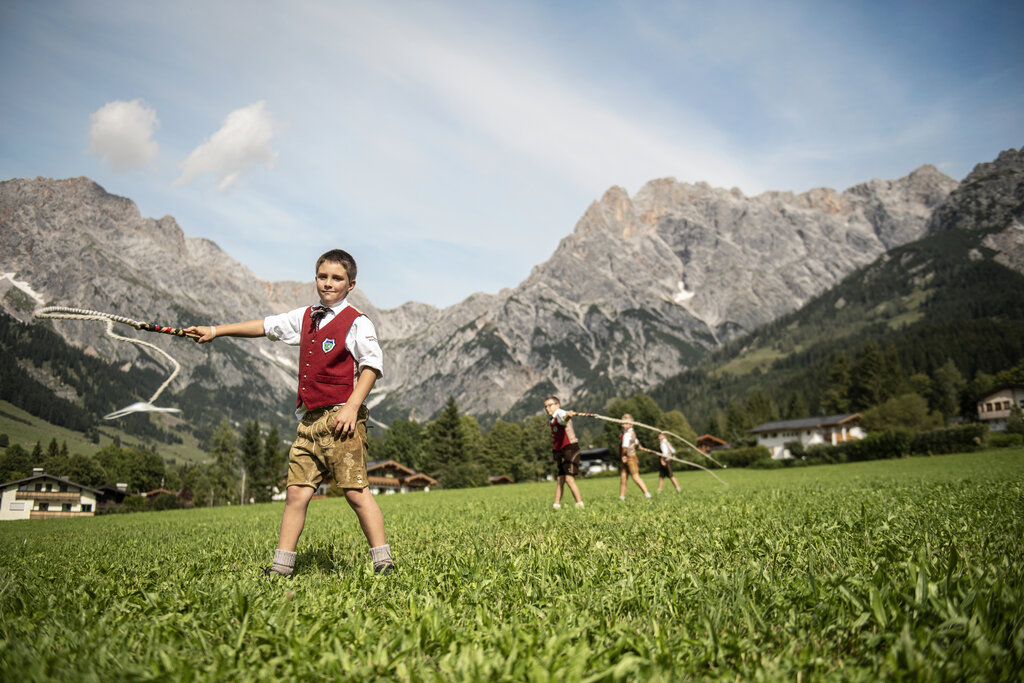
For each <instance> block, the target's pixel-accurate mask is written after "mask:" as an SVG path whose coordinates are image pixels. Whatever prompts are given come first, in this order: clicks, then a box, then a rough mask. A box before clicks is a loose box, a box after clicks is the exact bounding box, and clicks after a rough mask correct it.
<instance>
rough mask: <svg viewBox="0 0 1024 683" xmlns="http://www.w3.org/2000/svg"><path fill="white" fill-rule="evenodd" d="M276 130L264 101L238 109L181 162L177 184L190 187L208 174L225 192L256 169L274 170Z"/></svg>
mask: <svg viewBox="0 0 1024 683" xmlns="http://www.w3.org/2000/svg"><path fill="white" fill-rule="evenodd" d="M274 127H275V124H274V121H273V119H272V118H271V116H270V114H269V113H268V112H267V109H266V103H265V102H257V103H255V104H250V105H249V106H248V107H243V108H241V109H236V110H235V111H233V112H231V113H230V114H228V116H227V118H225V119H224V123H223V125H221V127H220V129H219V130H218V131H217V132H216V133H214V134H213V135H211V136H210V138H209V139H208V140H207V141H206V142H204V143H203V144H201V145H199V146H198V147H196V148H195V149H194V150H192V153H191V154H189V155H188V158H187V159H185V161H184V162H182V164H181V166H182V172H181V175H180V176H179V177H178V179H177V180H175V181H174V184H175V185H181V184H188V183H191V182H192V181H194V180H195V179H196V178H198V177H199V176H202V175H204V174H207V173H209V174H211V175H213V177H214V180H215V182H216V183H217V189H218V190H220V191H221V192H225V191H227V190H228V189H229V188H230V187H231V186H232V185H234V184H235V183H236V182H238V180H239V179H240V178H241V177H242V176H243V175H244V174H245V173H248V172H249V171H250V170H252V169H253V168H254V167H255V166H257V165H260V164H262V165H263V166H264V167H265V168H267V169H271V168H273V167H274V163H275V161H276V160H277V152H275V151H274V150H272V149H271V148H270V140H271V138H273V137H274Z"/></svg>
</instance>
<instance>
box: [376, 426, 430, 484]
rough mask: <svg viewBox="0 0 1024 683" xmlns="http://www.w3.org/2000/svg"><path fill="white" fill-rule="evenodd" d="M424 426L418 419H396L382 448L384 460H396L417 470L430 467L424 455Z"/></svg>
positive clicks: (420, 470) (381, 453)
mask: <svg viewBox="0 0 1024 683" xmlns="http://www.w3.org/2000/svg"><path fill="white" fill-rule="evenodd" d="M423 439H424V434H423V427H422V426H420V423H419V422H417V421H416V420H400V419H397V418H396V419H395V420H394V421H393V422H392V423H391V426H390V427H389V428H388V431H387V438H386V439H385V440H384V444H383V446H382V447H381V450H380V458H381V459H382V460H394V461H395V462H399V463H401V464H403V465H405V466H406V467H411V468H412V469H414V470H416V471H417V472H422V471H424V470H426V469H428V468H429V466H430V463H429V462H427V461H426V460H427V459H426V458H425V457H424V450H423Z"/></svg>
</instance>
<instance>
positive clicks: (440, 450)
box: [427, 396, 463, 478]
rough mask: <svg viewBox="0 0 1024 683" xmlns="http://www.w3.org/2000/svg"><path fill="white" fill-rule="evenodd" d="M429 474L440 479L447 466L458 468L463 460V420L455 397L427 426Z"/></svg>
mask: <svg viewBox="0 0 1024 683" xmlns="http://www.w3.org/2000/svg"><path fill="white" fill-rule="evenodd" d="M427 442H428V444H429V445H428V449H429V454H430V456H429V469H430V472H429V474H430V475H431V476H432V477H435V478H437V477H440V476H441V473H442V470H443V469H445V468H446V467H447V466H449V465H452V466H458V464H459V463H460V462H461V460H462V453H463V442H462V420H461V418H460V417H459V407H458V405H457V404H456V403H455V397H454V396H449V397H448V402H447V403H446V404H445V406H444V410H442V411H441V414H440V415H439V416H438V417H437V419H436V420H434V421H433V422H431V423H430V424H429V425H428V426H427Z"/></svg>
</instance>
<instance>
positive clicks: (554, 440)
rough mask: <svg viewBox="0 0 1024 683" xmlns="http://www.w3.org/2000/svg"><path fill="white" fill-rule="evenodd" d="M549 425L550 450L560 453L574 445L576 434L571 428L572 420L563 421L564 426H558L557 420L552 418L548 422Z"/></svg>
mask: <svg viewBox="0 0 1024 683" xmlns="http://www.w3.org/2000/svg"><path fill="white" fill-rule="evenodd" d="M548 424H549V425H551V449H552V450H555V451H560V450H562V449H563V448H565V447H566V446H568V445H569V444H571V443H576V433H575V432H574V431H573V428H572V418H570V419H568V420H566V421H565V424H564V425H561V424H558V420H556V419H555V418H554V416H552V417H551V418H550V419H549V420H548Z"/></svg>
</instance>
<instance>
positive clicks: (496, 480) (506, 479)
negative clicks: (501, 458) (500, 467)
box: [487, 474, 515, 484]
mask: <svg viewBox="0 0 1024 683" xmlns="http://www.w3.org/2000/svg"><path fill="white" fill-rule="evenodd" d="M487 480H488V481H490V482H491V483H492V484H514V483H515V479H513V478H512V477H510V476H508V475H507V474H498V475H493V476H490V477H488V478H487Z"/></svg>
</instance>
